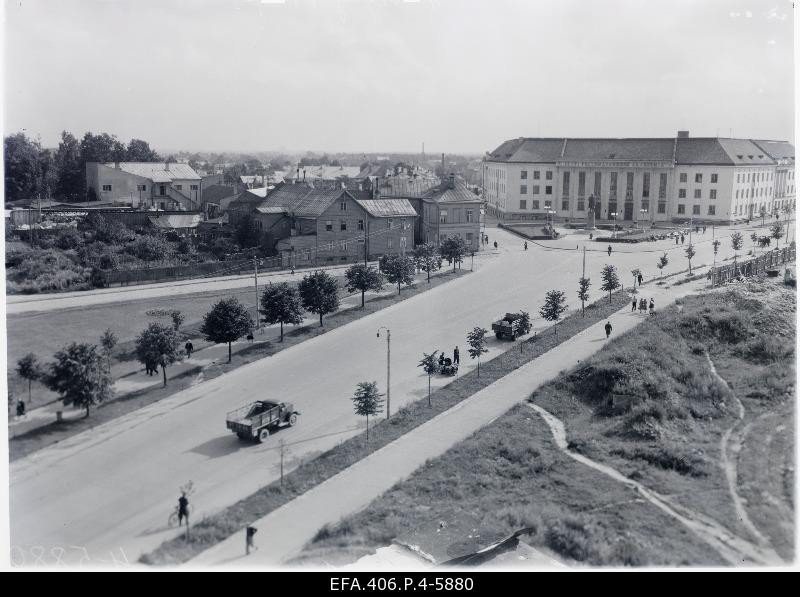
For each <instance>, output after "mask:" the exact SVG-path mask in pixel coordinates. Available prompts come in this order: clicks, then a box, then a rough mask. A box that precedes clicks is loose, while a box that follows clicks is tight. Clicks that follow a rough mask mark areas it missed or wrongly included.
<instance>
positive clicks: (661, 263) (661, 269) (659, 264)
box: [656, 253, 669, 276]
mask: <svg viewBox="0 0 800 597" xmlns="http://www.w3.org/2000/svg"><path fill="white" fill-rule="evenodd" d="M668 263H669V257H667V254H666V253H664V254H663V255H662V256H661V257H659V258H658V261H657V262H656V267H657V268H658V271H659V276H663V275H664V268H665V267H667V264H668Z"/></svg>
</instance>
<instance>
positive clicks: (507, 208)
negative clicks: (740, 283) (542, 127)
mask: <svg viewBox="0 0 800 597" xmlns="http://www.w3.org/2000/svg"><path fill="white" fill-rule="evenodd" d="M484 188H485V199H486V203H487V209H488V210H489V211H490V212H494V213H495V214H497V215H498V216H500V217H501V218H504V219H510V220H531V219H544V218H547V217H549V216H551V215H552V216H553V217H555V218H558V219H563V220H570V221H573V220H574V221H579V222H580V221H582V220H585V219H586V217H587V210H588V209H589V203H590V197H592V196H593V197H594V201H593V203H594V209H595V216H596V218H597V219H598V220H613V219H616V220H617V221H621V222H625V221H628V222H631V223H633V222H672V221H676V222H678V221H684V220H687V221H688V220H690V219H692V220H695V221H698V222H704V221H709V222H730V221H740V220H747V219H749V218H755V217H758V214H759V213H760V211H761V208H762V207H763V208H764V209H765V210H766V211H767V213H773V212H775V211H777V210H780V209H782V208H783V207H785V206H786V205H789V206H791V207H794V204H795V180H794V146H792V145H791V144H790V143H787V142H785V141H762V140H751V139H725V138H716V137H714V138H701V137H697V138H694V137H690V136H689V133H688V132H685V131H680V132H679V133H678V135H677V136H676V137H673V138H661V139H650V138H642V139H568V138H525V137H520V138H519V139H512V140H509V141H506V142H505V143H503V144H501V145H500V146H499V147H498V148H497V149H495V150H494V151H493V152H491V153H489V154H487V156H486V159H485V163H484ZM614 214H616V215H614Z"/></svg>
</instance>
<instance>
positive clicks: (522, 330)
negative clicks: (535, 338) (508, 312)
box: [519, 311, 533, 336]
mask: <svg viewBox="0 0 800 597" xmlns="http://www.w3.org/2000/svg"><path fill="white" fill-rule="evenodd" d="M519 315H520V318H519V335H520V336H524V335H526V334H529V333H530V331H531V330H532V329H533V324H532V323H531V314H530V313H528V312H527V311H520V312H519Z"/></svg>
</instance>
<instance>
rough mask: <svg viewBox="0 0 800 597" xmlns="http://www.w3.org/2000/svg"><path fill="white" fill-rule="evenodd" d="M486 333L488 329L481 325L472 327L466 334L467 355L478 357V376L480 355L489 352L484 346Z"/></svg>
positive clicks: (479, 372) (479, 373)
mask: <svg viewBox="0 0 800 597" xmlns="http://www.w3.org/2000/svg"><path fill="white" fill-rule="evenodd" d="M486 334H488V331H487V330H485V329H484V328H481V327H475V328H472V331H471V332H470V333H469V334H467V344H468V345H469V349H468V350H469V356H470V358H473V359H478V377H480V375H481V355H482V354H484V353H486V352H489V349H488V348H486Z"/></svg>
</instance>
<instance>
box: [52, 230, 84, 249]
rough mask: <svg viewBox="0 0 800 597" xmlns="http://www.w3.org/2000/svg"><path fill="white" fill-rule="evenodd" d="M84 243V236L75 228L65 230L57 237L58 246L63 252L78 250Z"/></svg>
mask: <svg viewBox="0 0 800 597" xmlns="http://www.w3.org/2000/svg"><path fill="white" fill-rule="evenodd" d="M82 242H83V236H81V233H80V232H78V231H77V230H75V228H64V229H63V230H62V231H61V232H59V233H58V236H57V237H56V246H57V247H58V248H59V249H61V250H63V251H69V250H70V249H77V248H78V247H79V246H80V244H81V243H82Z"/></svg>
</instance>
